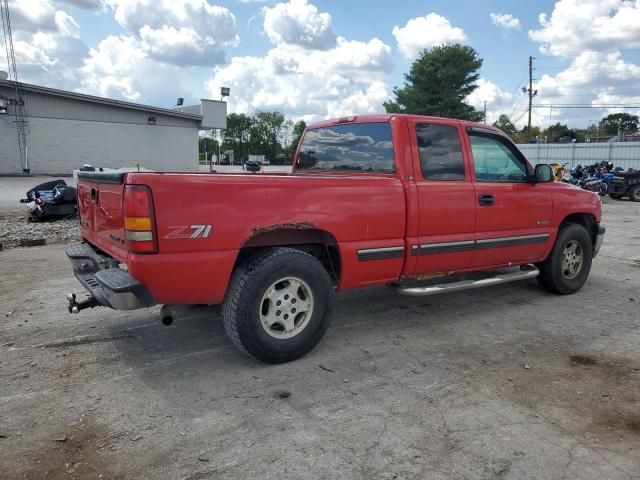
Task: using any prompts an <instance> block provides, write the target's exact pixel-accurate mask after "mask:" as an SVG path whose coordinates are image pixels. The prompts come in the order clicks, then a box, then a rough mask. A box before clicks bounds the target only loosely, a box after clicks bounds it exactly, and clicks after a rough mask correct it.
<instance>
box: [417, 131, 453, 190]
mask: <svg viewBox="0 0 640 480" xmlns="http://www.w3.org/2000/svg"><path fill="white" fill-rule="evenodd" d="M416 136H417V137H418V149H419V150H420V165H421V167H422V175H423V177H424V178H425V179H426V180H464V159H463V157H462V147H461V146H460V138H459V137H458V129H457V128H456V127H453V126H451V125H436V124H428V123H419V124H418V125H416Z"/></svg>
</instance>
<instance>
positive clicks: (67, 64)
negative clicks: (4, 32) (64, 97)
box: [9, 0, 88, 88]
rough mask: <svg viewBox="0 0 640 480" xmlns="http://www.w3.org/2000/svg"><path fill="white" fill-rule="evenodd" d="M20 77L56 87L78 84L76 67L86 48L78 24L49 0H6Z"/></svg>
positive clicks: (23, 79) (27, 80)
mask: <svg viewBox="0 0 640 480" xmlns="http://www.w3.org/2000/svg"><path fill="white" fill-rule="evenodd" d="M9 8H10V12H11V20H12V21H11V23H12V27H13V28H12V30H13V43H14V48H15V55H16V63H17V66H18V74H19V77H20V80H22V81H24V82H26V83H36V84H41V85H48V86H52V87H59V88H71V87H73V86H74V85H76V84H77V68H78V67H79V66H80V65H82V58H83V57H84V55H85V54H86V53H87V51H88V48H87V46H86V45H85V44H84V42H83V41H82V40H81V39H80V38H79V35H80V26H79V25H78V23H77V22H76V20H75V19H74V18H73V17H72V16H71V15H69V14H68V13H67V12H65V11H63V10H57V9H56V8H55V7H54V5H53V4H52V3H51V2H50V1H49V0H20V1H12V2H10V3H9Z"/></svg>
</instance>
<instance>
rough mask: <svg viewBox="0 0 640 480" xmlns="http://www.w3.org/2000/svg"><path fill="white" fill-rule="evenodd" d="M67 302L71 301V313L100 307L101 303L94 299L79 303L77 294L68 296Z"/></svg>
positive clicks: (90, 298)
mask: <svg viewBox="0 0 640 480" xmlns="http://www.w3.org/2000/svg"><path fill="white" fill-rule="evenodd" d="M67 300H68V301H69V306H68V307H69V313H79V312H80V311H81V310H84V309H85V308H94V307H97V306H99V305H100V303H99V302H98V301H97V300H96V299H95V298H94V297H89V298H87V299H86V300H82V301H81V302H78V301H77V300H76V294H75V293H69V294H67Z"/></svg>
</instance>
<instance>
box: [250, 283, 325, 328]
mask: <svg viewBox="0 0 640 480" xmlns="http://www.w3.org/2000/svg"><path fill="white" fill-rule="evenodd" d="M259 309H260V312H259V313H260V324H261V325H262V328H264V330H265V331H266V332H267V333H268V334H269V335H271V336H272V337H274V338H277V339H286V338H292V337H295V336H296V335H298V334H300V332H302V330H304V329H305V327H306V326H307V325H308V324H309V321H310V320H311V315H312V314H313V293H311V288H309V285H307V283H306V282H305V281H304V280H302V279H300V278H297V277H285V278H281V279H280V280H278V281H276V282H274V283H273V284H272V285H271V286H270V287H269V288H267V290H266V292H264V295H263V296H262V300H261V301H260V305H259Z"/></svg>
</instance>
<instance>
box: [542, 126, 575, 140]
mask: <svg viewBox="0 0 640 480" xmlns="http://www.w3.org/2000/svg"><path fill="white" fill-rule="evenodd" d="M568 130H569V127H568V126H567V125H566V124H562V123H560V122H558V123H556V124H555V125H550V126H549V127H547V128H545V129H544V131H543V132H542V136H543V137H545V138H546V140H547V143H553V142H555V141H556V140H557V139H558V138H559V137H560V135H562V134H563V133H566V132H567V131H568Z"/></svg>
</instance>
